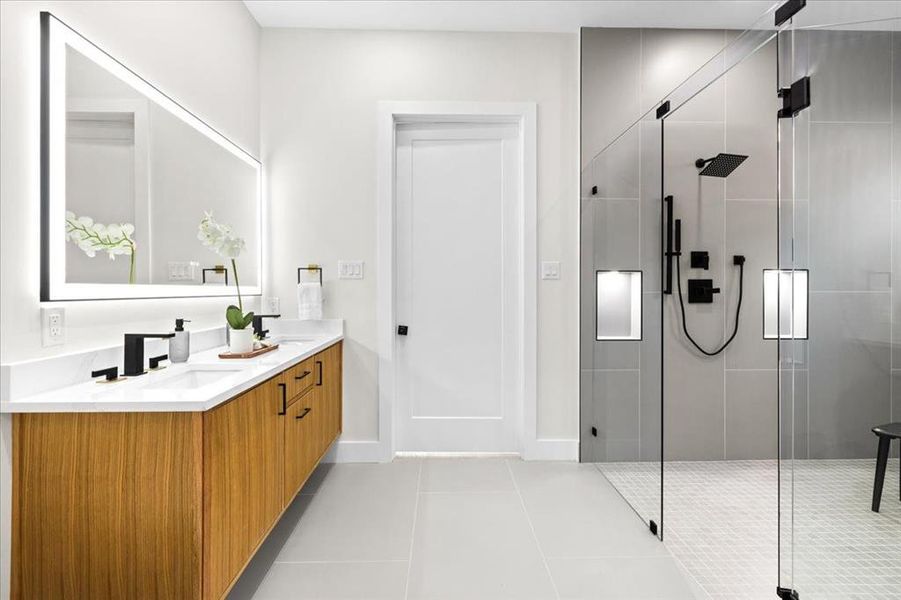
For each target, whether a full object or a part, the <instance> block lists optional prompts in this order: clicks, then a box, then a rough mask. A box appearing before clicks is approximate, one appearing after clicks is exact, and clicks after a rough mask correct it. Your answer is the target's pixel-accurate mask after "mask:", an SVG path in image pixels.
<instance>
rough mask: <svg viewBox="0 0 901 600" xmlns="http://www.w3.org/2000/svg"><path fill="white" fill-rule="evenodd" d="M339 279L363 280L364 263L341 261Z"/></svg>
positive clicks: (359, 261)
mask: <svg viewBox="0 0 901 600" xmlns="http://www.w3.org/2000/svg"><path fill="white" fill-rule="evenodd" d="M338 279H363V261H362V260H339V261H338Z"/></svg>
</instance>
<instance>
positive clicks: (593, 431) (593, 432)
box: [591, 427, 598, 437]
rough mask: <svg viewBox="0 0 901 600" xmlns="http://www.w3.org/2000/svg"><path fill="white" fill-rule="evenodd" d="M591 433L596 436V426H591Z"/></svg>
mask: <svg viewBox="0 0 901 600" xmlns="http://www.w3.org/2000/svg"><path fill="white" fill-rule="evenodd" d="M591 435H593V436H594V437H598V428H597V427H592V428H591Z"/></svg>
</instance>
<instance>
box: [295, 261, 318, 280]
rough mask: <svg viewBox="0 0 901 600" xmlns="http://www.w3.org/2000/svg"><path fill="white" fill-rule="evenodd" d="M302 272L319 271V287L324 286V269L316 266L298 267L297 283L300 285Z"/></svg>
mask: <svg viewBox="0 0 901 600" xmlns="http://www.w3.org/2000/svg"><path fill="white" fill-rule="evenodd" d="M301 271H318V272H319V285H322V267H319V266H316V265H310V266H308V267H297V283H300V272H301Z"/></svg>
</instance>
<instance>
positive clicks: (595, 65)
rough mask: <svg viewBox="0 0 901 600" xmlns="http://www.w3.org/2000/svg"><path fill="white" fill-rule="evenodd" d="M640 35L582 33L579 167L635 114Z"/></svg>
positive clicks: (592, 30) (634, 32)
mask: <svg viewBox="0 0 901 600" xmlns="http://www.w3.org/2000/svg"><path fill="white" fill-rule="evenodd" d="M640 44H641V33H640V30H638V29H606V28H604V29H601V28H587V27H586V28H583V29H582V124H581V129H582V136H581V137H582V161H583V162H582V167H583V168H584V167H585V166H587V164H588V161H589V160H591V157H592V156H594V155H595V154H597V153H598V152H600V150H601V149H602V148H603V147H604V146H606V145H607V144H609V143H610V141H611V140H613V138H614V137H616V136H617V135H619V134H620V133H621V132H622V131H623V130H624V129H625V128H626V127H628V126H629V125H630V124H631V123H632V122H634V121H636V120H637V119H638V118H639V117H640V116H641V113H640V112H639V99H638V98H639V96H638V93H639V73H640V65H641V63H640V60H641V45H640Z"/></svg>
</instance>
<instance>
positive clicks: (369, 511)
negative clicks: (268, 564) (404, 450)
mask: <svg viewBox="0 0 901 600" xmlns="http://www.w3.org/2000/svg"><path fill="white" fill-rule="evenodd" d="M418 477H419V462H418V461H394V462H393V463H388V464H380V465H335V467H334V468H333V469H332V470H331V471H329V473H328V477H327V478H326V480H325V481H324V482H323V483H322V486H321V488H320V490H319V492H318V493H316V494H315V495H314V496H313V497H312V499H311V500H310V504H309V507H308V508H307V510H306V512H305V514H304V518H303V519H301V521H300V522H299V523H298V525H297V528H296V529H295V531H294V535H292V537H291V539H289V540H288V542H287V543H286V544H285V547H284V548H283V549H282V551H281V553H280V554H279V558H278V559H277V560H279V561H311V560H315V561H338V560H350V561H361V560H398V559H404V560H405V559H407V558H408V557H409V553H410V539H411V532H412V530H413V511H414V507H415V503H416V486H417V481H418Z"/></svg>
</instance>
